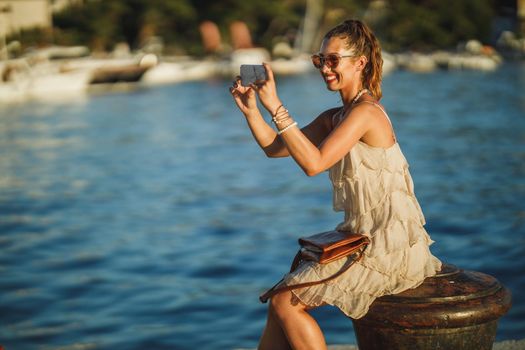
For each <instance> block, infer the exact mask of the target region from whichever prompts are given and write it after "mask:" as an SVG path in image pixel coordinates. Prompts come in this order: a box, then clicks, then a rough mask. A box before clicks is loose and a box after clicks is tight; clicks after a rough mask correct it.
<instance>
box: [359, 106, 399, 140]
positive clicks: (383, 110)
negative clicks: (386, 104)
mask: <svg viewBox="0 0 525 350" xmlns="http://www.w3.org/2000/svg"><path fill="white" fill-rule="evenodd" d="M361 103H368V104H371V105H373V106H376V107H377V108H379V109H380V110H381V112H383V114H384V115H385V117H386V119H387V120H388V122H389V123H390V128H391V129H392V134H393V135H394V140H396V139H397V138H396V136H395V133H394V126H393V125H392V121H391V120H390V117H389V116H388V114H387V113H386V111H385V109H384V108H383V106H381V105H380V104H379V103H377V102H374V101H361V102H359V103H356V104H355V105H356V106H357V105H359V104H361Z"/></svg>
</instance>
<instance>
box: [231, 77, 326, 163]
mask: <svg viewBox="0 0 525 350" xmlns="http://www.w3.org/2000/svg"><path fill="white" fill-rule="evenodd" d="M230 92H231V94H232V95H233V99H234V100H235V102H236V104H237V107H238V108H239V110H240V111H241V112H242V113H243V114H244V116H245V118H246V121H247V122H248V126H249V128H250V130H251V132H252V135H253V137H254V138H255V140H256V141H257V143H258V144H259V146H260V147H261V148H262V150H263V151H264V153H265V154H266V156H268V157H271V158H277V157H288V156H289V155H290V153H289V152H288V149H287V148H286V146H285V144H284V142H283V140H282V138H281V137H280V136H279V135H278V134H277V132H276V131H275V130H274V129H273V128H272V127H271V126H270V125H268V123H267V122H266V121H265V120H264V118H263V116H262V114H261V111H260V110H259V108H258V107H257V100H256V97H255V92H254V91H253V89H252V88H250V87H244V86H241V85H240V80H239V79H237V80H236V81H235V82H234V85H233V87H232V88H230ZM335 111H336V109H330V110H327V111H325V112H323V113H321V114H320V115H319V116H318V117H317V118H316V119H314V121H312V122H311V123H310V124H308V125H307V126H305V127H304V128H302V129H301V131H302V132H303V133H304V134H305V136H306V137H307V138H308V139H309V140H310V141H311V142H312V143H313V144H314V145H316V146H319V145H320V144H321V142H322V141H323V140H324V139H325V138H326V137H327V136H328V134H329V133H330V131H331V130H332V123H331V120H332V116H333V114H334V113H335Z"/></svg>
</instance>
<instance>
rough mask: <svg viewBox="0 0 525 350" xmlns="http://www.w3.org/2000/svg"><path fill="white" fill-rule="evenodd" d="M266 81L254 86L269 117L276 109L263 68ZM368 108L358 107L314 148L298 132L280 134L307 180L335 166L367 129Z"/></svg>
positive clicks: (271, 86) (272, 85)
mask: <svg viewBox="0 0 525 350" xmlns="http://www.w3.org/2000/svg"><path fill="white" fill-rule="evenodd" d="M264 65H265V68H266V71H267V73H268V80H267V81H265V82H264V83H260V84H258V85H256V86H254V89H255V91H256V92H257V93H258V95H259V98H260V100H261V103H262V104H263V106H264V107H265V108H266V110H268V112H270V113H272V112H273V111H275V110H276V109H277V108H278V107H279V105H280V100H279V97H278V96H277V89H276V87H275V80H274V76H273V72H272V70H271V68H270V66H269V65H268V64H264ZM370 113H371V111H370V108H367V106H365V105H359V106H356V107H355V108H353V109H352V110H351V111H350V112H349V114H348V115H347V116H345V118H344V119H343V121H342V122H341V123H340V124H339V125H338V126H337V127H336V128H334V129H333V130H332V132H331V133H330V134H329V135H328V136H327V137H326V138H325V140H324V141H323V142H322V143H321V144H320V146H319V147H316V146H315V145H314V144H313V143H312V142H311V141H310V140H309V139H308V138H307V137H306V136H305V135H304V133H302V132H301V130H300V129H299V128H298V127H297V126H294V127H291V128H289V129H288V130H286V131H285V132H283V133H282V134H281V138H282V140H283V142H284V144H285V145H286V148H288V152H289V153H290V155H291V156H292V157H293V159H294V160H295V161H296V162H297V164H298V165H299V166H300V167H301V169H303V171H304V172H305V173H306V174H307V175H308V176H315V175H317V174H319V173H321V172H323V171H325V170H327V169H329V168H330V167H331V166H332V165H334V164H335V163H337V162H338V161H339V160H340V159H341V158H343V157H344V155H345V154H346V153H348V152H349V151H350V149H351V148H352V147H353V146H354V145H355V144H356V143H357V142H358V141H359V139H360V138H361V137H362V136H363V135H364V134H365V133H366V132H367V131H368V130H369V128H370V120H372V118H370V115H369V114H370Z"/></svg>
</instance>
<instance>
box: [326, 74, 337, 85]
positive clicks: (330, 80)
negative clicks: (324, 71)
mask: <svg viewBox="0 0 525 350" xmlns="http://www.w3.org/2000/svg"><path fill="white" fill-rule="evenodd" d="M324 80H325V81H326V82H327V83H330V82H332V81H336V80H337V77H336V76H335V75H325V77H324Z"/></svg>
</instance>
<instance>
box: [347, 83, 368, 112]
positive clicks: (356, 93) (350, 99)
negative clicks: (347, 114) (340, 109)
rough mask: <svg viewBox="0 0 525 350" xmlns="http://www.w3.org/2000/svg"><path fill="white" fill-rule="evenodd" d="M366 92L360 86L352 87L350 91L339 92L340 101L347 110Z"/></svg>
mask: <svg viewBox="0 0 525 350" xmlns="http://www.w3.org/2000/svg"><path fill="white" fill-rule="evenodd" d="M367 91H368V90H367V89H365V88H363V87H362V86H360V85H359V86H354V87H352V89H350V90H347V91H343V90H341V91H340V94H341V100H342V101H343V106H344V107H345V108H348V107H350V106H352V104H354V103H356V102H357V101H358V100H359V99H360V98H361V96H363V94H365V93H366V92H367Z"/></svg>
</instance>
